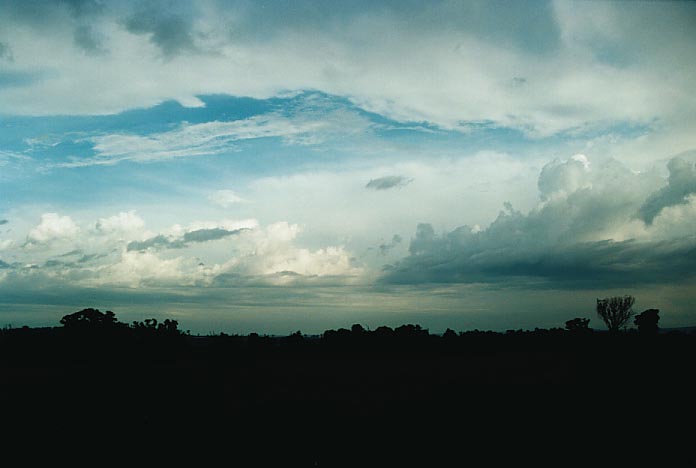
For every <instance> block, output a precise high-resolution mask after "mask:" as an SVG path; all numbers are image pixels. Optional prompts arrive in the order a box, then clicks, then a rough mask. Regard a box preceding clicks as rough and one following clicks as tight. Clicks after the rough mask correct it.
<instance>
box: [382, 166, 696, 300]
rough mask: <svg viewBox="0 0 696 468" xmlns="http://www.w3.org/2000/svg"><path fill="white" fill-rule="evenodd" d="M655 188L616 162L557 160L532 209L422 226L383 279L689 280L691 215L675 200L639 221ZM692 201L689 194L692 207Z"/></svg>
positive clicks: (559, 283) (553, 283)
mask: <svg viewBox="0 0 696 468" xmlns="http://www.w3.org/2000/svg"><path fill="white" fill-rule="evenodd" d="M670 166H672V167H674V163H673V162H672V163H670ZM670 174H672V173H670ZM670 177H671V175H670ZM652 187H654V184H653V183H652V182H651V178H650V176H649V175H648V174H637V173H634V172H632V171H630V170H628V169H627V168H626V167H624V166H622V165H620V164H618V163H616V162H615V161H608V162H607V163H605V164H603V165H592V166H591V165H590V164H589V161H587V160H586V159H585V158H578V157H574V158H571V159H569V160H567V161H553V162H551V163H549V164H547V165H546V166H545V167H544V168H543V170H542V171H541V174H540V177H539V190H540V198H541V201H540V202H539V204H538V205H537V207H535V208H534V209H532V210H531V211H530V212H529V213H527V214H523V213H522V212H520V211H517V210H515V209H514V208H513V207H512V205H511V204H509V203H508V204H506V205H505V209H504V210H503V211H501V212H500V214H499V215H498V217H497V218H496V219H495V221H493V222H492V223H491V224H490V225H489V226H488V227H487V228H485V229H480V228H472V227H470V226H466V225H465V226H460V227H458V228H456V229H454V230H452V231H449V232H444V233H442V234H437V233H436V232H435V230H434V229H433V227H432V225H430V224H428V223H421V224H419V225H418V227H417V229H416V234H415V237H414V238H413V239H412V240H411V243H410V246H409V255H408V256H407V257H405V258H403V259H402V260H401V261H399V262H397V263H395V264H393V265H389V266H387V268H386V270H385V276H384V278H383V280H384V281H385V282H388V283H408V284H412V283H475V282H484V283H501V282H514V281H516V280H518V281H525V280H526V281H527V282H528V285H529V284H532V283H533V282H535V281H536V282H540V284H544V285H546V287H601V286H607V287H612V286H616V285H625V284H643V283H666V282H671V281H680V280H684V279H686V278H690V277H691V276H693V274H694V273H693V272H694V271H696V268H695V267H696V238H694V236H693V234H692V232H691V233H689V230H690V228H691V226H693V224H694V223H693V221H691V220H689V217H688V215H686V216H685V214H684V213H678V212H676V211H674V209H675V208H676V207H674V206H672V207H671V208H672V209H667V210H666V211H665V213H664V216H659V217H657V218H656V219H655V221H654V224H653V225H652V226H648V227H647V228H646V226H645V225H643V224H642V223H640V222H637V221H636V220H635V218H634V213H635V212H636V211H635V210H636V209H637V208H638V207H639V206H641V203H642V201H643V200H645V198H646V196H647V197H648V199H654V198H656V197H659V196H660V194H662V193H663V189H658V190H655V189H654V188H653V191H652V192H651V188H652ZM651 193H652V195H651ZM693 202H694V198H689V199H688V206H689V209H690V210H691V209H694V206H693ZM685 223H686V225H685Z"/></svg>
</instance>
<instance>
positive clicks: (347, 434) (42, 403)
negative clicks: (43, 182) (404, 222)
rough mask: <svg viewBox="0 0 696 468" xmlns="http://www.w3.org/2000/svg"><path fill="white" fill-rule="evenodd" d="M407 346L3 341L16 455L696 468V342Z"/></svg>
mask: <svg viewBox="0 0 696 468" xmlns="http://www.w3.org/2000/svg"><path fill="white" fill-rule="evenodd" d="M402 332H403V333H395V332H392V333H388V332H386V331H385V330H382V333H381V334H378V333H377V332H364V331H361V330H355V331H354V332H351V333H348V331H347V330H346V331H344V332H343V333H338V332H336V333H328V334H325V335H324V338H321V339H320V338H308V337H302V336H301V335H299V334H297V335H293V336H290V337H285V338H269V337H258V336H255V335H252V336H249V337H246V336H244V337H238V336H215V337H193V336H188V335H185V334H180V333H178V332H177V333H173V334H166V333H160V334H157V333H152V334H147V333H145V334H135V333H112V332H108V333H107V332H103V331H98V332H94V331H90V332H84V331H80V332H69V330H66V329H64V328H56V329H41V330H36V329H24V330H22V329H19V330H6V331H5V332H3V334H2V340H1V341H0V350H1V352H2V354H1V358H0V393H1V397H2V405H3V409H2V428H3V429H2V431H3V434H2V435H3V437H2V443H3V450H4V452H5V454H7V455H8V456H9V454H11V453H14V452H15V451H17V452H20V453H22V454H23V456H24V457H25V458H26V460H27V461H32V460H33V461H37V460H38V459H39V458H41V457H46V458H48V459H49V461H54V462H55V461H57V460H58V459H62V458H65V459H68V460H73V461H77V460H80V459H84V460H86V461H88V462H91V463H93V464H95V465H101V464H103V463H105V462H106V461H108V460H111V459H115V458H120V457H122V458H125V459H126V460H127V461H131V462H137V461H143V462H144V461H146V460H148V461H150V462H160V464H161V463H165V462H170V461H173V460H178V461H181V460H184V459H185V458H187V457H193V460H194V463H196V464H197V465H204V466H205V465H208V464H210V463H211V461H212V460H213V459H215V460H216V461H220V460H221V461H223V462H224V463H225V464H227V465H231V466H258V465H272V466H406V465H418V466H467V465H470V466H517V465H522V464H525V465H526V464H528V463H532V464H552V465H555V466H567V465H574V464H582V465H587V464H590V463H591V464H595V465H599V466H639V465H638V464H640V466H643V465H645V464H646V463H648V464H650V465H653V466H694V463H695V462H696V456H695V455H694V443H693V440H694V435H695V434H694V425H695V423H696V419H694V416H695V414H694V413H695V411H694V407H695V406H696V405H695V403H696V401H695V399H696V393H695V392H694V390H696V385H695V379H694V378H693V377H694V376H693V374H694V362H696V361H695V360H694V358H696V336H693V335H689V334H683V333H672V334H660V335H656V336H641V335H639V334H637V333H631V334H628V333H624V334H619V335H616V336H610V335H609V334H606V333H596V332H594V333H593V332H587V333H571V332H567V331H563V330H553V331H542V330H540V331H536V332H515V333H507V334H497V333H482V332H470V333H464V334H449V335H448V336H445V337H440V336H433V335H429V334H428V333H427V332H426V331H424V330H419V329H418V328H413V327H412V328H410V329H406V330H404V329H402ZM143 457H145V458H143Z"/></svg>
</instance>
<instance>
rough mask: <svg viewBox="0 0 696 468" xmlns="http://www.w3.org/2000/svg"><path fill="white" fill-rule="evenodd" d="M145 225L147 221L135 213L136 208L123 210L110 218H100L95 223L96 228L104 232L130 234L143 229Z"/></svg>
mask: <svg viewBox="0 0 696 468" xmlns="http://www.w3.org/2000/svg"><path fill="white" fill-rule="evenodd" d="M144 227H145V221H143V219H142V218H141V217H140V216H138V215H137V214H135V211H134V210H131V211H122V212H120V213H119V214H117V215H113V216H110V217H108V218H100V219H99V221H97V222H96V224H95V229H96V230H97V231H98V232H100V233H104V234H110V233H116V234H122V235H123V234H130V233H136V232H139V231H141V230H142V229H143V228H144Z"/></svg>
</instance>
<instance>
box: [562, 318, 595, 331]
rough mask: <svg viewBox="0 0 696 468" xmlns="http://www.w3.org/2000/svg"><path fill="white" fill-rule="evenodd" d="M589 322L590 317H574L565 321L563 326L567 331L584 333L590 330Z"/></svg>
mask: <svg viewBox="0 0 696 468" xmlns="http://www.w3.org/2000/svg"><path fill="white" fill-rule="evenodd" d="M589 324H590V319H588V318H579V317H576V318H574V319H571V320H568V321H567V322H566V323H565V327H566V330H568V331H569V332H573V333H584V332H588V331H590V328H589Z"/></svg>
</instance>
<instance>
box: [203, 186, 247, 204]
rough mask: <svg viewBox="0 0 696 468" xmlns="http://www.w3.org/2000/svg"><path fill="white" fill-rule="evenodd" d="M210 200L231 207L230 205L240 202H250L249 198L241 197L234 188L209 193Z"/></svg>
mask: <svg viewBox="0 0 696 468" xmlns="http://www.w3.org/2000/svg"><path fill="white" fill-rule="evenodd" d="M208 200H210V201H211V202H213V203H215V204H216V205H220V206H221V207H223V208H229V207H230V206H232V205H236V204H238V203H247V202H248V200H246V199H244V198H242V197H240V196H239V195H238V194H237V193H236V192H234V191H233V190H217V191H215V192H213V193H211V194H210V195H208Z"/></svg>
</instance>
